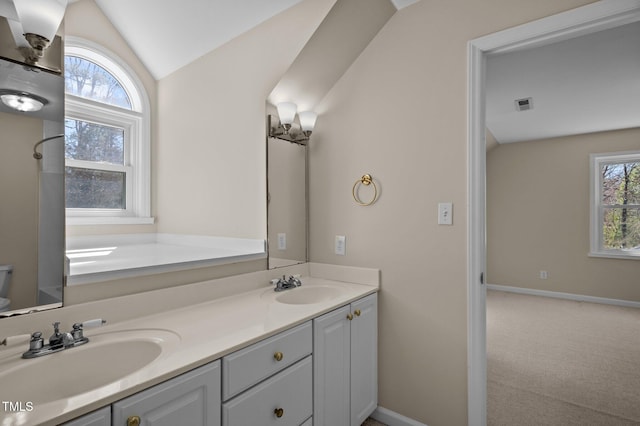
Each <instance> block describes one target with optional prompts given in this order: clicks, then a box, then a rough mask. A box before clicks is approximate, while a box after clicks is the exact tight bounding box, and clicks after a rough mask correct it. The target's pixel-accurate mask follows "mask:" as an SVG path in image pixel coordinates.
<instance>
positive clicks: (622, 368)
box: [487, 291, 640, 426]
mask: <svg viewBox="0 0 640 426" xmlns="http://www.w3.org/2000/svg"><path fill="white" fill-rule="evenodd" d="M639 322H640V309H639V308H629V307H620V306H611V305H602V304H596V303H586V302H576V301H571V300H560V299H550V298H546V297H539V296H529V295H522V294H515V293H506V292H502V291H489V292H488V297H487V348H488V359H487V368H488V424H489V425H495V426H497V425H507V424H508V425H516V424H517V425H520V426H529V425H530V426H534V425H535V426H538V425H576V426H577V425H586V424H598V425H616V426H620V425H636V424H638V423H640V407H639V406H638V403H637V402H638V400H640V357H638V348H639V347H640V337H639V336H640V335H639V334H638V323H639Z"/></svg>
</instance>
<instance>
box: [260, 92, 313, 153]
mask: <svg viewBox="0 0 640 426" xmlns="http://www.w3.org/2000/svg"><path fill="white" fill-rule="evenodd" d="M276 107H277V109H278V117H279V119H280V120H279V121H278V122H277V121H276V120H274V119H273V118H272V116H271V115H269V116H268V125H269V137H272V138H278V139H282V140H285V141H289V142H293V143H297V144H300V145H306V144H307V142H308V141H309V137H310V136H311V133H312V132H313V128H314V126H315V124H316V119H317V118H318V114H316V113H315V112H313V111H303V112H299V113H298V119H299V121H300V127H299V128H298V127H297V126H295V124H294V122H295V118H296V112H297V109H298V107H297V106H296V104H294V103H293V102H281V103H279V104H278V105H277V106H276Z"/></svg>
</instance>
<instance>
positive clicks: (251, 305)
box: [0, 267, 379, 426]
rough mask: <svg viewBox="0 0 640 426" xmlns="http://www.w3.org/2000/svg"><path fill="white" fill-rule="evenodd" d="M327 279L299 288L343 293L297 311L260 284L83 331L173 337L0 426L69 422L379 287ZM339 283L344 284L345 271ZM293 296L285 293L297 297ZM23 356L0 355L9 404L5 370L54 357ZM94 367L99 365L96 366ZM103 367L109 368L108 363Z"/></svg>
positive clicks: (97, 336) (96, 336)
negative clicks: (132, 364) (111, 375)
mask: <svg viewBox="0 0 640 426" xmlns="http://www.w3.org/2000/svg"><path fill="white" fill-rule="evenodd" d="M342 268H344V267H342ZM346 269H348V268H346ZM329 275H334V274H329ZM330 278H332V279H325V278H318V277H311V276H306V277H305V276H303V277H302V283H303V286H302V287H301V288H306V287H313V286H330V287H331V286H334V287H339V288H340V289H341V292H340V295H338V296H337V297H335V298H333V299H331V300H329V301H324V302H320V303H313V304H298V305H294V304H284V303H280V302H278V301H276V300H275V298H276V296H278V295H279V294H283V293H276V292H274V291H273V289H272V288H271V287H270V286H265V287H262V288H259V289H256V290H251V291H245V292H242V293H240V294H235V295H231V296H227V297H221V298H218V299H214V300H209V301H206V302H202V303H199V304H196V305H190V306H186V307H182V308H177V309H173V310H169V311H165V312H159V313H155V314H151V315H147V316H144V317H140V318H135V319H129V320H126V321H122V322H119V323H116V324H113V325H105V326H103V327H100V328H96V329H89V330H85V336H87V337H89V338H90V339H92V338H93V339H92V340H93V341H94V342H97V343H94V344H95V345H99V344H101V343H100V342H101V341H102V340H106V339H108V338H109V336H118V335H123V336H124V335H129V336H130V335H135V333H136V332H139V333H141V334H144V333H147V334H148V333H151V334H153V332H154V330H160V331H159V333H163V334H164V335H172V336H174V337H171V338H170V339H168V342H169V343H168V347H167V348H166V349H165V350H164V351H163V352H162V354H161V355H160V356H159V357H158V358H156V359H155V360H154V361H153V362H151V363H150V364H148V365H146V366H145V367H142V368H141V369H139V370H137V371H135V372H134V373H132V374H129V375H128V376H125V377H123V378H122V379H119V380H116V381H115V382H112V383H110V384H109V385H106V386H102V387H100V388H98V389H93V390H89V391H87V392H84V393H82V394H79V395H74V396H72V397H70V398H65V399H61V400H59V401H54V402H49V403H37V402H34V404H33V410H32V411H30V412H21V413H4V412H2V411H0V425H1V426H9V425H12V426H15V425H33V424H52V425H53V424H59V423H61V422H64V421H68V420H70V419H72V418H75V417H78V416H81V415H83V414H86V413H89V412H91V411H93V410H95V409H98V408H100V407H103V406H106V405H109V404H111V403H113V402H115V401H117V400H120V399H122V398H125V397H127V396H129V395H132V394H134V393H136V392H138V391H141V390H143V389H145V388H148V387H150V386H152V385H155V384H158V383H160V382H163V381H165V380H167V379H170V378H172V377H175V376H177V375H179V374H181V373H184V372H186V371H189V370H191V369H193V368H195V367H198V366H200V365H204V364H206V363H208V362H210V361H214V360H216V359H219V358H221V357H223V356H224V355H226V354H228V353H231V352H233V351H235V350H238V349H240V348H242V347H246V346H248V345H250V344H252V343H254V342H256V341H259V340H262V339H264V338H266V337H269V336H271V335H274V334H276V333H278V332H280V331H282V330H285V329H287V328H290V327H292V326H295V325H297V324H300V323H303V322H305V321H308V320H310V319H312V318H314V317H316V316H318V315H321V314H323V313H325V312H328V311H331V310H333V309H335V308H337V307H339V306H343V305H345V304H348V303H350V302H352V301H354V300H356V299H359V298H361V297H363V296H366V295H368V294H371V293H374V292H376V291H378V288H379V283H378V282H375V283H371V282H369V283H366V284H365V283H360V284H356V283H350V282H345V281H338V280H336V279H335V278H336V277H335V275H334V276H332V277H330ZM344 278H346V279H348V278H349V273H348V272H347V273H346V274H345V275H344ZM296 290H297V289H292V290H286V291H287V292H295V291H296ZM91 344H92V342H89V343H88V344H87V345H86V346H83V347H86V348H88V347H90V346H91ZM81 348H82V347H80V348H72V349H67V350H65V351H62V352H61V353H60V354H62V353H64V352H69V351H80V350H82V349H81ZM24 351H25V348H24V347H23V345H20V346H19V347H11V348H7V349H4V350H2V351H1V352H0V383H2V386H1V387H2V389H4V390H9V392H8V393H9V394H8V395H5V393H7V392H5V391H4V390H3V391H2V394H3V395H0V397H1V398H2V400H9V401H11V400H12V399H11V395H10V389H11V383H6V382H4V383H3V382H2V376H3V375H4V374H6V372H8V371H10V370H13V369H15V368H21V367H22V366H24V365H26V364H28V363H31V364H29V366H33V365H35V363H38V362H47V358H50V357H55V356H57V355H58V354H51V355H47V356H44V357H42V358H37V359H30V360H25V359H22V358H20V354H21V353H22V352H24ZM123 351H126V343H124V344H123ZM69 367H70V373H69V380H82V377H78V376H74V375H73V366H69ZM96 368H101V366H100V365H96ZM104 368H108V365H106V366H104ZM21 379H23V380H26V381H32V382H33V386H38V382H39V381H41V380H47V378H45V377H33V378H30V377H24V378H22V377H21ZM23 402H26V401H23ZM1 408H2V407H0V409H1ZM3 416H4V417H3Z"/></svg>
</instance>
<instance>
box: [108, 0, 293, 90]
mask: <svg viewBox="0 0 640 426" xmlns="http://www.w3.org/2000/svg"><path fill="white" fill-rule="evenodd" d="M300 1H301V0H268V1H265V0H180V1H176V0H135V1H131V0H96V3H97V4H98V6H99V7H100V9H102V11H103V12H104V14H105V15H106V16H107V18H109V20H110V21H111V22H112V23H113V25H114V26H115V27H116V29H117V30H118V31H119V32H120V34H122V36H123V37H124V38H125V40H127V42H128V43H129V45H130V46H131V48H132V49H133V50H134V52H135V53H136V55H138V57H139V58H140V60H141V61H142V62H143V63H144V64H145V66H146V67H147V68H148V70H149V72H151V74H152V75H153V76H154V77H155V78H156V79H161V78H163V77H166V76H167V75H169V74H171V73H172V72H174V71H176V70H177V69H179V68H181V67H182V66H184V65H186V64H188V63H190V62H192V61H194V60H195V59H197V58H199V57H201V56H203V55H204V54H206V53H208V52H210V51H212V50H214V49H215V48H217V47H219V46H221V45H222V44H224V43H226V42H228V41H229V40H231V39H233V38H234V37H237V36H238V35H240V34H242V33H244V32H246V31H248V30H250V29H251V28H253V27H255V26H256V25H259V24H260V23H262V22H264V21H266V20H267V19H269V18H271V17H272V16H274V15H276V14H278V13H280V12H282V11H284V10H286V9H287V8H289V7H291V6H293V5H295V4H297V3H299V2H300Z"/></svg>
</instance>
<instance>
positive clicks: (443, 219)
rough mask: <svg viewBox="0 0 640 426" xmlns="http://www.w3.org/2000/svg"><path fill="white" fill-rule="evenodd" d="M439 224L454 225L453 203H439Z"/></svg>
mask: <svg viewBox="0 0 640 426" xmlns="http://www.w3.org/2000/svg"><path fill="white" fill-rule="evenodd" d="M438 225H453V204H452V203H438Z"/></svg>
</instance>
